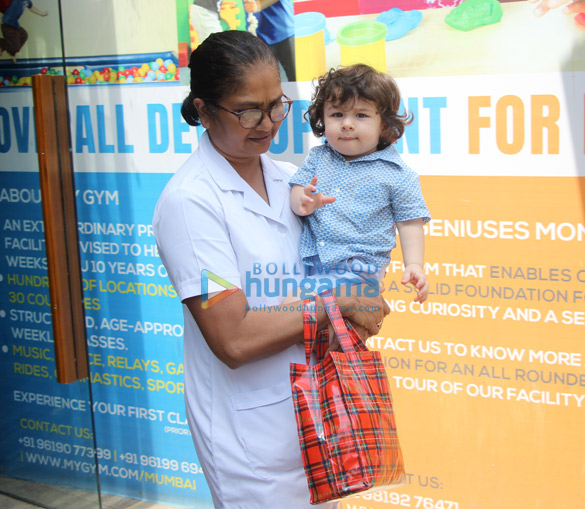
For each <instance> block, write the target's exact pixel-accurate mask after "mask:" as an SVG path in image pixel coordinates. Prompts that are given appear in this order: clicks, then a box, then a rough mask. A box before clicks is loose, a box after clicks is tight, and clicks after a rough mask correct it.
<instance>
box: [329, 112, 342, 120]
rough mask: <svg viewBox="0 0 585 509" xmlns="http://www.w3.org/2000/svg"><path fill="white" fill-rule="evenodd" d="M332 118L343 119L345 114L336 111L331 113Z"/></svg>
mask: <svg viewBox="0 0 585 509" xmlns="http://www.w3.org/2000/svg"><path fill="white" fill-rule="evenodd" d="M331 116H332V117H335V118H341V117H343V113H341V112H340V111H334V112H333V113H331Z"/></svg>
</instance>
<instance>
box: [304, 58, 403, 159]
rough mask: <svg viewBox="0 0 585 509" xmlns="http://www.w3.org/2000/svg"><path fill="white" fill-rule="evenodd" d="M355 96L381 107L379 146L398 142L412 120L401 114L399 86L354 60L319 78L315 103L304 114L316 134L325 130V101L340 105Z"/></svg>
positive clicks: (379, 110) (321, 134)
mask: <svg viewBox="0 0 585 509" xmlns="http://www.w3.org/2000/svg"><path fill="white" fill-rule="evenodd" d="M356 99H362V100H366V101H372V102H373V103H374V104H376V105H377V107H378V113H379V114H380V117H382V126H383V131H382V135H381V136H380V142H379V144H378V150H382V149H383V148H385V147H387V146H388V145H391V144H392V143H394V142H396V141H397V140H398V139H399V138H400V137H401V136H402V135H403V134H404V128H405V126H407V125H408V124H410V123H411V122H412V115H411V114H409V113H407V112H404V113H403V114H402V115H399V114H398V109H399V108H400V90H399V89H398V85H396V82H395V81H394V79H392V77H391V76H389V75H388V74H383V73H381V72H378V71H376V70H375V69H373V68H371V67H370V66H369V65H365V64H355V65H350V66H347V67H342V68H340V69H331V70H330V71H329V72H328V73H326V74H324V75H323V76H321V77H320V78H319V79H318V81H317V86H316V88H315V93H314V94H313V97H312V104H311V106H309V109H308V110H307V112H306V114H305V115H306V116H308V117H309V118H308V120H309V123H310V124H311V129H312V130H313V133H314V134H315V136H318V137H321V136H323V134H324V133H325V123H324V118H323V110H324V109H325V103H326V102H331V103H333V104H334V105H335V106H339V105H342V104H345V103H348V102H352V101H355V100H356ZM305 118H306V117H305Z"/></svg>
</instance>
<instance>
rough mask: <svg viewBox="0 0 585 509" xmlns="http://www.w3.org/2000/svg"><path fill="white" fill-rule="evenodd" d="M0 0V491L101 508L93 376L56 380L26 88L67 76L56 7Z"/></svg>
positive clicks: (49, 1)
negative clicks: (41, 79)
mask: <svg viewBox="0 0 585 509" xmlns="http://www.w3.org/2000/svg"><path fill="white" fill-rule="evenodd" d="M2 5H3V10H5V12H3V14H2V16H3V18H2V36H3V38H2V46H1V47H2V49H3V53H2V60H0V80H1V81H0V153H1V154H2V158H1V162H0V225H1V228H0V231H1V233H0V235H1V239H2V240H1V246H0V253H1V255H0V288H1V291H0V324H1V325H0V331H1V333H0V334H1V341H0V349H1V351H0V370H1V372H2V374H1V375H0V387H1V390H0V404H1V408H2V409H3V410H2V414H1V415H2V416H1V417H0V419H1V421H2V430H3V433H2V435H1V436H0V494H1V495H4V496H9V497H12V498H16V499H20V500H23V501H26V502H29V503H31V504H36V505H39V506H41V507H59V508H63V507H81V506H84V507H100V496H99V481H98V460H99V449H97V448H96V438H95V429H94V423H93V412H92V410H93V399H92V394H91V386H90V382H89V379H88V378H87V377H85V378H84V379H82V380H79V381H72V382H70V383H59V382H58V380H57V378H58V377H57V372H56V362H55V357H56V356H55V348H54V346H55V336H54V333H55V332H54V327H53V324H54V320H53V314H52V308H55V307H56V306H55V303H54V302H53V304H52V302H51V297H50V291H49V276H48V266H49V262H48V260H47V249H46V245H47V244H46V242H45V230H46V228H45V223H44V222H43V206H42V202H43V200H47V199H48V198H51V197H50V196H49V197H48V196H42V195H41V189H40V180H39V159H38V151H37V146H38V143H37V140H38V137H37V136H36V133H35V115H34V105H33V92H32V87H31V84H32V77H33V76H34V75H39V74H46V75H49V76H51V75H54V76H63V77H64V78H65V77H66V75H67V67H66V63H65V58H64V56H65V55H64V53H63V48H64V43H63V33H62V11H61V9H62V6H61V4H60V2H59V1H58V0H45V1H44V2H34V4H33V3H30V2H24V1H23V2H20V1H16V0H12V2H2ZM4 6H5V7H4ZM65 138H67V136H65ZM62 141H63V142H67V141H68V140H67V139H65V140H62ZM56 227H57V228H60V225H56ZM64 277H65V278H67V277H68V276H67V275H65V276H64ZM82 323H83V314H82ZM78 362H80V363H84V362H86V359H78Z"/></svg>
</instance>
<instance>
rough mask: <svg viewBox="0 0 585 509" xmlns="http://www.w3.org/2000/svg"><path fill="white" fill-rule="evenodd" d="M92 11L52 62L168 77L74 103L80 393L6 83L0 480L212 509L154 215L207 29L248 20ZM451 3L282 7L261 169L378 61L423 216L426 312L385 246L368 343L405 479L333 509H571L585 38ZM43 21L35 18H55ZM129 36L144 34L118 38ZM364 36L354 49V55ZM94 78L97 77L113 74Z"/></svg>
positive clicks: (583, 320)
mask: <svg viewBox="0 0 585 509" xmlns="http://www.w3.org/2000/svg"><path fill="white" fill-rule="evenodd" d="M283 1H284V0H283ZM467 1H469V0H467ZM86 3H87V2H65V4H67V5H68V6H69V7H71V9H73V10H71V11H69V12H68V13H65V14H64V15H65V16H66V18H67V20H68V21H67V23H66V24H65V29H64V30H65V33H66V34H67V33H69V34H70V36H69V39H67V38H66V40H67V48H66V49H67V52H68V53H71V57H72V58H79V59H80V60H79V65H83V66H85V65H88V62H90V61H92V59H98V58H101V56H102V55H104V54H105V55H115V56H116V58H115V59H114V60H113V61H115V62H116V63H118V62H121V61H122V60H123V59H125V58H128V59H129V60H128V62H129V61H130V60H132V58H133V57H134V56H135V55H138V54H143V53H146V52H149V53H150V56H149V57H148V58H147V61H148V62H149V65H150V62H155V64H156V59H154V57H155V56H157V58H163V65H164V58H166V57H168V58H169V59H170V60H171V61H172V63H173V64H174V65H175V66H176V68H177V71H176V72H178V73H179V75H178V76H177V77H176V79H173V80H166V81H165V83H166V85H165V86H161V85H162V83H148V82H147V83H144V80H143V82H140V81H138V80H136V83H133V81H134V78H135V77H134V78H133V79H132V80H128V79H126V78H128V76H125V77H124V78H125V82H120V80H118V82H117V84H114V83H110V80H103V79H102V80H100V79H99V77H98V76H96V75H95V74H93V71H92V75H94V76H96V82H95V83H90V82H88V83H86V82H85V81H84V82H83V83H80V84H79V86H74V87H70V89H69V95H70V97H69V101H70V102H69V108H70V118H71V142H72V156H73V161H74V167H75V170H76V172H77V173H76V184H77V190H78V194H77V203H78V212H79V235H80V253H81V257H82V271H83V284H84V304H85V308H86V325H87V341H88V346H89V351H90V364H91V366H90V367H91V377H90V379H91V382H92V383H91V387H92V397H91V399H90V396H89V394H86V393H85V392H84V391H83V390H82V389H81V388H80V387H78V385H77V384H73V385H71V386H59V385H57V384H56V383H54V361H53V352H52V331H51V322H50V308H49V302H48V289H47V278H46V258H45V254H44V241H43V231H42V223H41V212H40V191H39V186H38V177H37V174H36V152H35V150H36V148H35V146H36V144H35V137H34V127H33V108H32V98H31V95H30V89H21V88H18V87H16V86H13V85H14V84H15V83H14V82H13V81H12V77H10V81H11V85H10V86H7V87H5V88H6V90H2V92H1V93H0V101H1V103H0V152H1V153H2V167H1V171H0V204H1V207H0V225H1V228H2V236H1V239H2V242H1V245H0V277H1V279H0V286H1V287H2V288H3V291H2V292H0V321H1V323H2V328H1V329H2V345H1V351H2V353H1V355H0V367H1V369H2V370H3V372H4V373H5V374H6V376H4V377H3V379H2V391H0V393H1V396H0V397H1V398H2V400H1V401H2V406H3V408H4V409H6V411H5V417H4V418H3V419H4V420H3V422H4V423H5V428H6V429H8V430H9V432H7V433H6V434H5V435H4V436H3V437H2V439H0V452H1V453H0V458H2V460H1V468H2V470H3V474H4V475H9V476H14V477H19V478H29V479H32V480H40V481H42V482H47V483H54V484H57V485H66V486H69V487H73V488H83V489H93V488H94V487H95V474H96V473H98V474H99V475H100V483H101V487H102V489H103V490H104V491H105V492H108V493H115V494H120V495H125V496H131V497H135V498H143V499H146V500H153V501H159V502H162V503H166V504H171V505H176V506H185V507H193V506H195V507H211V498H210V495H209V490H208V488H207V485H206V483H205V479H204V476H203V472H202V470H201V467H200V465H199V463H198V460H197V457H196V454H195V452H194V449H193V446H192V442H191V438H190V435H189V430H188V426H187V424H186V421H185V416H184V403H183V395H182V391H183V386H182V364H181V362H182V359H181V358H182V326H183V325H182V316H181V308H180V303H179V302H178V299H177V298H176V295H175V293H174V289H173V288H172V286H171V285H170V283H169V281H168V279H167V277H166V274H165V271H164V267H163V266H162V264H161V262H160V259H159V258H158V254H157V252H156V246H155V244H154V240H153V237H152V230H151V227H150V222H151V217H152V212H153V209H154V204H155V202H156V199H157V197H158V194H159V193H160V191H161V189H162V188H163V186H164V184H165V183H166V181H167V180H168V178H169V177H170V175H171V174H172V173H173V172H174V171H175V170H176V169H177V168H178V167H179V166H180V164H181V163H182V162H183V161H184V160H185V158H186V157H187V156H188V154H190V153H191V152H192V151H193V150H194V149H195V148H196V147H197V140H198V136H200V134H201V130H197V129H194V128H190V127H189V126H188V125H187V124H186V123H185V122H184V121H183V120H182V118H181V116H180V106H181V103H182V101H183V98H184V97H185V96H186V94H187V86H186V82H187V80H188V72H189V69H188V68H187V67H186V62H187V61H188V60H186V59H187V58H188V55H189V52H190V51H191V50H192V49H193V48H194V47H196V46H197V44H199V43H200V41H201V39H202V38H203V37H204V36H203V35H202V34H203V32H202V30H203V28H201V27H203V26H207V27H208V30H210V31H214V30H219V29H227V28H229V29H246V30H250V29H254V27H255V25H256V23H259V22H260V20H259V19H258V16H256V14H257V12H256V11H257V10H258V9H259V7H258V6H246V5H245V4H244V3H238V2H222V3H221V4H220V6H219V10H218V9H217V4H215V3H213V4H212V5H214V6H215V7H214V8H215V11H213V9H209V8H207V11H211V13H210V12H204V10H205V9H206V6H205V5H200V4H204V2H190V1H182V0H176V2H172V1H165V5H166V4H169V5H170V9H166V10H165V13H164V14H162V10H161V9H160V7H159V8H157V6H159V4H158V3H156V2H145V3H144V5H143V7H144V8H143V9H141V10H139V11H137V9H136V6H130V4H132V2H119V3H118V2H110V3H108V2H100V4H107V5H102V9H103V12H101V14H100V12H98V11H96V10H95V9H94V7H95V6H94V7H88V6H85V4H86ZM291 3H292V2H291ZM464 3H465V2H463V3H461V2H450V3H449V4H448V5H446V4H444V3H441V4H440V5H439V4H436V3H433V4H430V3H425V2H416V3H413V2H404V3H403V4H396V6H394V5H393V6H392V8H388V9H387V10H384V9H385V8H386V5H385V4H384V5H380V4H379V3H376V2H370V3H367V2H328V1H325V0H322V1H319V0H309V1H304V2H300V1H297V2H295V3H294V4H293V8H294V10H288V11H287V12H288V14H287V15H286V16H287V18H286V23H284V26H285V27H286V26H288V25H287V24H288V22H289V21H290V17H291V16H294V23H293V24H294V28H295V32H294V33H295V35H294V37H293V39H294V49H295V52H296V56H295V62H296V64H295V66H294V73H295V79H288V76H289V73H288V72H287V71H286V70H285V66H286V65H288V64H287V61H286V58H285V59H284V60H281V61H280V62H281V65H282V67H283V77H286V78H287V80H286V81H285V83H283V90H284V92H285V93H286V94H287V95H288V96H289V97H291V98H292V99H293V100H294V104H293V108H292V111H291V113H290V115H289V117H288V118H287V119H286V121H285V122H284V123H283V126H282V128H281V130H280V132H279V134H278V137H277V138H276V139H275V140H274V142H273V144H272V147H271V155H272V156H273V157H274V158H276V159H282V160H287V161H291V162H293V163H296V164H300V163H301V162H302V161H303V159H304V157H305V156H306V154H307V152H308V149H309V148H310V147H311V146H313V145H316V144H318V143H320V140H318V139H316V138H315V137H314V136H313V135H312V133H311V132H310V127H309V125H308V123H307V122H306V120H305V119H304V116H303V113H304V112H305V111H306V109H307V107H308V105H309V101H310V98H311V94H312V90H313V88H312V82H311V80H312V79H313V78H314V77H316V76H318V75H319V74H320V73H322V72H324V71H325V70H327V69H329V68H331V67H336V66H338V65H345V64H347V63H349V62H351V61H353V60H352V59H359V60H364V61H366V62H370V63H371V64H372V65H374V66H376V67H377V68H380V69H383V70H384V71H387V72H389V73H390V74H392V75H393V76H395V77H396V78H397V81H398V84H399V86H400V89H401V91H402V95H403V106H404V108H405V109H408V110H409V111H411V112H412V113H414V117H415V121H414V123H413V124H411V125H410V126H409V127H408V128H407V131H406V133H405V135H404V137H403V138H402V139H401V140H400V141H399V142H398V144H397V148H398V150H399V152H400V153H401V154H402V155H403V157H404V159H405V160H406V162H407V163H408V164H409V166H411V167H412V168H414V169H416V171H417V172H418V173H419V174H420V175H421V182H422V187H423V192H424V194H425V198H426V200H427V203H428V205H429V208H430V210H431V214H432V217H433V219H432V221H431V222H430V223H429V224H428V225H427V226H426V245H427V251H426V271H427V274H428V277H429V280H430V285H431V295H430V298H429V300H428V302H426V303H425V304H423V305H418V304H414V303H413V302H412V299H413V294H412V292H411V291H410V290H409V288H408V287H406V288H405V287H402V286H401V285H400V282H399V279H400V274H401V272H402V264H401V257H400V250H399V249H397V250H396V252H395V253H394V255H393V261H392V263H391V265H390V268H389V272H388V274H387V276H386V278H385V297H386V298H387V300H388V301H389V303H390V305H391V309H392V313H391V314H390V316H389V317H388V318H387V319H386V321H385V322H384V325H383V328H382V330H381V331H380V334H379V336H376V337H373V338H371V339H370V340H369V342H368V345H369V346H370V348H375V349H379V350H380V351H382V353H383V356H384V362H385V363H386V366H387V371H388V377H389V380H390V383H391V388H392V393H393V397H394V404H395V413H396V417H397V422H398V431H399V437H400V440H401V444H402V448H403V453H404V459H405V464H406V468H407V481H406V485H405V486H403V487H399V488H396V489H393V490H383V491H378V492H374V493H370V494H367V495H364V496H361V497H355V498H352V499H348V500H345V501H343V502H342V503H341V507H342V508H343V509H360V508H367V509H379V508H380V509H381V508H386V507H389V506H397V507H412V508H423V509H428V508H433V509H448V508H451V509H455V508H457V509H464V508H468V509H481V508H485V509H492V508H503V509H516V508H518V507H546V508H548V507H558V508H563V509H565V508H566V509H573V508H576V507H581V505H582V500H583V498H584V496H585V488H584V486H585V482H584V481H585V475H584V473H583V468H582V458H583V455H584V454H585V442H584V440H583V438H582V429H583V426H584V425H585V414H584V411H585V410H584V408H585V368H584V363H585V359H584V356H585V348H584V345H583V338H584V337H585V336H584V334H583V333H584V331H585V257H584V256H583V253H584V251H583V246H584V242H585V206H584V203H585V201H584V200H585V161H584V158H585V148H584V144H585V141H584V140H585V128H584V124H585V122H584V120H583V119H584V115H583V112H584V111H585V102H584V97H585V92H584V90H585V51H584V49H585V39H584V38H585V31H584V30H583V29H581V28H580V27H579V25H578V24H577V23H576V22H575V19H574V15H571V16H567V15H565V14H563V13H562V12H561V11H560V10H557V11H552V12H550V13H548V14H547V15H546V16H544V17H542V18H537V17H535V16H534V15H533V12H532V11H533V9H534V5H533V4H530V3H528V2H524V1H520V2H505V3H501V4H498V5H500V7H501V14H502V15H501V17H500V18H499V19H498V20H497V21H493V20H492V22H491V23H488V24H485V25H480V26H478V27H476V28H472V29H470V30H461V29H457V28H454V27H453V26H451V25H450V24H448V23H447V22H446V17H447V15H448V14H449V13H451V12H453V11H454V10H455V9H456V8H457V6H458V5H459V4H461V5H463V4H464ZM82 4H83V5H82ZM110 4H111V5H110ZM246 4H247V2H246ZM76 5H78V7H76ZM169 5H166V7H169ZM492 5H493V3H492ZM86 7H87V8H88V9H94V10H92V11H91V12H92V13H93V16H94V18H95V19H96V20H97V19H101V18H100V16H102V17H103V18H104V19H109V20H110V21H112V20H115V21H116V22H118V23H119V24H120V25H121V26H125V27H126V29H127V31H126V32H124V30H122V35H120V37H119V41H118V42H116V41H115V38H114V37H113V36H112V37H111V38H106V39H107V41H108V45H107V46H101V43H100V44H98V43H97V42H96V41H97V39H95V40H93V39H90V38H87V37H85V33H83V32H84V30H83V29H82V28H83V27H81V26H78V25H77V24H76V23H74V22H73V21H72V19H74V18H75V16H76V15H78V14H79V12H80V11H79V9H82V10H83V9H85V8H86ZM207 7H209V6H207ZM76 8H77V9H78V10H77V11H76V10H75V9H76ZM394 8H399V9H401V10H402V13H400V12H398V11H395V10H393V9H394ZM119 9H121V11H120V10H119ZM132 9H134V10H132ZM202 9H203V10H202ZM169 10H170V11H171V12H172V14H173V16H171V18H172V19H170V18H169V19H170V22H171V25H172V27H173V28H172V29H170V28H169V24H168V21H169V20H168V19H167V18H168V17H169V15H168V11H169ZM259 10H261V9H259ZM49 11H50V12H49V16H48V17H46V18H40V17H39V18H38V19H37V17H35V18H32V17H30V16H29V18H28V20H27V21H26V22H27V23H29V21H30V20H32V19H34V21H35V23H37V24H39V23H40V24H42V23H47V24H48V23H52V22H54V16H57V15H58V14H57V12H56V11H53V10H51V9H49ZM250 11H252V12H250ZM417 12H418V13H419V14H416V13H417ZM175 13H176V25H175V18H174V14H175ZM384 13H386V14H385V15H384V16H382V15H383V14H384ZM404 13H409V14H404ZM138 14H140V16H138ZM206 14H207V15H211V17H210V18H209V17H206V16H205V15H206ZM162 16H166V17H165V18H163V17H162ZM157 17H158V18H157ZM378 18H380V19H378ZM157 19H158V21H159V22H160V23H161V25H160V27H157V23H156V20H157ZM163 20H166V22H165V23H164V24H163V23H162V21H163ZM24 21H25V20H24V18H23V23H24ZM203 21H206V22H207V25H205V23H203ZM417 21H418V23H415V22H417ZM124 22H125V23H126V25H124ZM407 22H408V23H407ZM355 23H358V25H357V27H356V25H353V26H350V25H352V24H355ZM372 23H381V24H382V25H384V28H383V29H381V27H380V26H379V25H372ZM109 26H110V28H111V27H113V26H114V25H112V24H111V25H109ZM139 26H143V27H148V30H145V31H144V33H143V34H142V37H141V39H142V40H143V41H146V40H147V39H148V41H150V42H149V44H146V43H145V44H144V45H140V44H138V43H137V41H136V39H135V38H134V37H132V34H136V33H138V32H137V27H139ZM348 26H350V28H347V27H348ZM175 27H176V32H175ZM197 27H200V28H199V31H198V30H197ZM372 27H373V28H374V29H372ZM376 27H377V28H376ZM380 29H381V30H382V32H384V35H383V36H382V37H380V34H379V33H378V32H376V30H380ZM399 29H400V30H402V32H404V33H402V32H400V30H399ZM364 32H367V33H368V34H369V36H368V37H366V39H367V44H357V45H355V44H354V45H352V37H353V38H354V39H355V38H358V36H363V35H364ZM108 33H109V34H110V35H111V34H112V33H113V32H108ZM210 33H211V32H210ZM401 33H402V35H400V34H401ZM389 34H390V38H388V36H389ZM397 35H400V36H399V37H395V36H397ZM285 39H290V37H287V38H285ZM373 39H375V40H373ZM77 40H83V41H86V42H85V46H81V47H77V46H76V45H75V44H74V41H77ZM34 41H35V39H34V38H32V39H31V40H30V43H31V44H30V45H29V46H28V49H26V51H28V52H29V53H27V54H25V55H22V56H23V58H25V57H26V58H27V59H30V60H31V61H32V60H35V59H36V60H35V62H34V65H35V72H42V69H43V67H47V63H46V62H47V61H45V62H44V65H43V58H45V57H47V56H48V58H49V59H50V58H56V57H57V55H56V54H53V53H51V52H49V54H43V51H42V49H40V46H39V45H38V44H37V43H38V41H37V42H34ZM169 41H170V42H169ZM177 41H178V46H177V44H176V43H177ZM289 42H290V41H289ZM362 42H363V40H362ZM118 44H119V46H118ZM104 47H107V48H108V50H107V51H105V50H102V49H100V48H104ZM138 47H140V48H142V49H138ZM25 48H27V46H25ZM35 48H36V49H35ZM117 48H118V49H117ZM289 48H290V47H289ZM165 55H166V56H165ZM288 56H289V57H290V52H289V53H288ZM299 56H301V57H302V58H300V60H299ZM49 62H50V60H49ZM289 62H290V60H289ZM299 62H300V63H299ZM2 65H5V66H12V63H11V62H8V61H6V62H3V64H2ZM96 65H97V66H98V68H96V69H94V70H98V71H100V72H99V73H98V74H101V75H102V78H103V74H104V73H103V70H104V68H105V67H112V66H108V65H107V63H106V62H103V61H100V62H99V63H98V64H96ZM120 65H122V66H123V64H120ZM167 65H168V64H167ZM159 66H160V64H159ZM37 67H38V69H37ZM136 67H137V68H138V69H140V67H138V66H136ZM151 67H152V66H151ZM0 68H2V66H0ZM130 69H131V68H130ZM289 69H290V68H289ZM48 70H50V65H49V66H48ZM151 70H152V68H151V69H149V71H151ZM78 71H79V72H82V70H81V69H78ZM117 72H118V71H117ZM130 72H131V74H132V71H130ZM292 72H293V71H290V76H292ZM0 75H2V72H0ZM110 75H111V71H110ZM116 76H117V74H116ZM179 76H180V79H179ZM86 78H87V75H86V76H85V78H83V79H84V80H85V79H86ZM141 78H143V77H141ZM19 79H20V78H18V77H17V79H16V82H18V81H19ZM181 80H182V81H181ZM106 81H107V86H106ZM128 81H130V82H128ZM159 81H160V80H159ZM21 84H22V83H21ZM49 382H51V383H49ZM91 415H93V418H94V420H95V425H96V426H95V434H94V430H93V429H92V427H91V422H90V421H91V419H90V417H91ZM94 439H95V442H94ZM16 444H17V445H16ZM551 481H552V482H551ZM285 506H286V502H285V501H283V507H285Z"/></svg>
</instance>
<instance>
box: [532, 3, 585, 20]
mask: <svg viewBox="0 0 585 509" xmlns="http://www.w3.org/2000/svg"><path fill="white" fill-rule="evenodd" d="M528 1H529V2H530V3H533V4H538V5H537V6H536V8H535V9H534V14H535V15H536V16H537V17H540V16H544V15H545V14H546V13H547V12H548V11H550V10H552V9H556V8H558V7H561V6H565V7H564V8H563V13H565V14H579V13H585V1H583V0H528Z"/></svg>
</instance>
